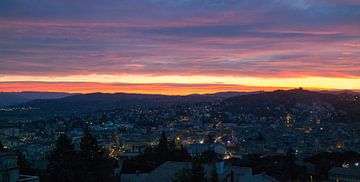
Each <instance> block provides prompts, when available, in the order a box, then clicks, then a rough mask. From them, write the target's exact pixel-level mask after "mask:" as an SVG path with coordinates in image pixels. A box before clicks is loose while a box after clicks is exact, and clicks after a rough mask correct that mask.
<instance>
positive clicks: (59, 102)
mask: <svg viewBox="0 0 360 182" xmlns="http://www.w3.org/2000/svg"><path fill="white" fill-rule="evenodd" d="M256 93H258V92H221V93H215V94H204V95H197V94H193V95H186V96H169V95H158V94H129V93H113V94H111V93H91V94H79V95H73V96H68V97H64V98H60V99H37V100H32V101H29V102H26V103H23V104H19V105H17V106H16V107H31V108H37V109H38V110H40V111H43V112H60V113H64V112H80V113H82V112H93V111H98V110H109V109H118V108H129V107H132V108H133V107H166V106H172V105H177V104H196V103H204V102H214V101H220V100H222V99H226V98H229V97H233V96H237V95H247V94H256Z"/></svg>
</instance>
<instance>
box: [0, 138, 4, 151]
mask: <svg viewBox="0 0 360 182" xmlns="http://www.w3.org/2000/svg"><path fill="white" fill-rule="evenodd" d="M0 150H4V145H3V144H2V142H1V140H0Z"/></svg>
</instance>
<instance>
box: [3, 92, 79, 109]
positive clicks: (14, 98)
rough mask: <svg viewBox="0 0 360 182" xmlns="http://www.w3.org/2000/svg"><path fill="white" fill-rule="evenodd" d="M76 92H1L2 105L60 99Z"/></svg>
mask: <svg viewBox="0 0 360 182" xmlns="http://www.w3.org/2000/svg"><path fill="white" fill-rule="evenodd" d="M71 95H75V94H69V93H63V92H0V106H11V105H17V104H22V103H25V102H29V101H31V100H35V99H58V98H63V97H67V96H71Z"/></svg>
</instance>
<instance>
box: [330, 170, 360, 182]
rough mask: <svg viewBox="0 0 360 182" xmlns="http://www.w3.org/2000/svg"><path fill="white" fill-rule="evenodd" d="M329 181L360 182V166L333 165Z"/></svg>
mask: <svg viewBox="0 0 360 182" xmlns="http://www.w3.org/2000/svg"><path fill="white" fill-rule="evenodd" d="M328 176H329V181H335V182H338V181H341V182H359V181H360V168H342V167H333V168H331V170H330V171H329V173H328Z"/></svg>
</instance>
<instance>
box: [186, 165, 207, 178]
mask: <svg viewBox="0 0 360 182" xmlns="http://www.w3.org/2000/svg"><path fill="white" fill-rule="evenodd" d="M190 181H191V182H205V181H206V178H205V174H204V169H203V167H202V166H201V163H200V162H199V161H193V163H192V167H191V180H190Z"/></svg>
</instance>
